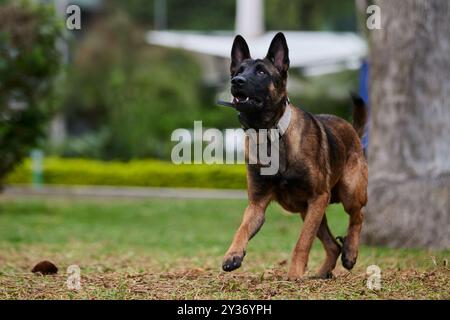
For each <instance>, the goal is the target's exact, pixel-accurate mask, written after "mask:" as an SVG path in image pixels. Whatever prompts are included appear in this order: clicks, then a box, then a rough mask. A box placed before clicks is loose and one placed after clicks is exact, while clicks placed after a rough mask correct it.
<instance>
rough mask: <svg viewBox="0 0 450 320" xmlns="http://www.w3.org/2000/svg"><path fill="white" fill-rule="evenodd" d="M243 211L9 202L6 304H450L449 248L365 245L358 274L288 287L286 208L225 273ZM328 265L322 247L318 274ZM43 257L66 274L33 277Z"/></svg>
mask: <svg viewBox="0 0 450 320" xmlns="http://www.w3.org/2000/svg"><path fill="white" fill-rule="evenodd" d="M0 199H1V198H0ZM244 208H245V201H241V200H163V199H158V200H154V199H152V200H145V201H143V200H121V199H99V200H86V199H82V200H81V199H64V198H47V199H37V198H31V199H30V198H26V199H25V198H3V199H1V200H0V288H2V290H0V298H2V299H11V298H38V299H46V298H63V299H67V298H69V299H70V298H86V299H92V298H94V299H109V298H115V299H121V298H125V299H128V298H138V299H141V298H163V299H166V298H177V299H183V298H225V299H227V298H250V299H252V298H287V299H297V298H306V299H308V298H332V299H344V298H356V299H361V298H363V299H371V298H441V299H448V298H450V294H449V287H448V280H449V277H448V276H449V272H448V271H449V270H448V266H447V264H446V261H447V260H446V259H447V258H448V256H449V252H448V251H441V252H430V251H425V250H413V249H408V250H406V249H403V250H398V249H387V248H374V247H362V248H361V252H360V258H359V260H358V263H357V265H356V267H355V269H354V270H353V271H352V272H351V273H349V272H347V271H345V270H344V269H343V268H342V267H341V266H339V267H338V268H337V269H336V272H335V274H336V275H337V277H336V279H334V280H327V281H325V280H304V281H301V282H297V283H296V282H288V281H285V273H286V271H287V267H288V263H289V257H290V252H291V250H292V248H293V246H294V244H295V242H296V240H297V237H298V234H299V231H300V227H301V219H300V218H299V216H298V215H290V214H286V213H284V212H283V211H282V209H280V207H279V206H277V205H272V206H271V207H270V208H269V210H268V212H267V217H266V223H265V225H264V226H263V228H262V229H261V231H260V232H259V233H258V235H257V236H256V237H255V238H253V239H252V241H251V242H250V245H249V247H248V250H247V256H246V258H245V260H244V264H243V266H242V267H241V269H239V270H237V271H235V272H233V273H223V272H221V270H220V265H221V260H222V256H223V254H224V253H225V251H226V249H227V247H228V245H229V243H230V241H231V239H232V236H233V234H234V232H235V230H236V228H237V227H238V225H239V223H240V219H241V215H242V212H243V209H244ZM327 217H328V220H329V224H330V225H331V228H332V230H333V232H334V234H335V235H344V234H345V229H346V224H347V220H348V219H347V215H346V214H345V213H344V212H343V211H342V208H341V207H340V206H331V207H330V208H329V210H328V212H327ZM322 258H323V251H322V248H321V245H320V243H319V242H318V241H317V242H316V243H315V244H314V247H313V250H312V252H311V256H310V263H309V267H310V270H311V274H312V273H313V271H314V270H315V269H316V268H317V267H318V265H319V263H320V262H321V260H322ZM44 259H48V260H50V261H52V262H54V263H55V264H56V265H57V266H58V267H59V273H58V275H56V276H47V277H42V276H37V275H33V274H31V273H30V270H31V268H32V267H33V265H34V264H36V263H37V262H39V261H41V260H44ZM286 260H287V261H286ZM71 264H77V265H79V266H80V268H81V272H82V286H83V287H82V290H80V291H79V292H75V291H71V290H68V289H66V287H65V280H66V275H65V271H66V268H67V266H69V265H71ZM371 264H376V265H378V266H379V267H380V268H381V270H382V290H380V291H371V290H369V289H367V288H366V286H365V282H366V278H367V276H366V274H365V271H366V267H367V266H369V265H371Z"/></svg>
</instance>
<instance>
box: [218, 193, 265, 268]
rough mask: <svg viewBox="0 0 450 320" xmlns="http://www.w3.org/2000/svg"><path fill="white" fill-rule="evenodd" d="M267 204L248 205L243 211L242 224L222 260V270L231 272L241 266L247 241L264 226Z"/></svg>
mask: <svg viewBox="0 0 450 320" xmlns="http://www.w3.org/2000/svg"><path fill="white" fill-rule="evenodd" d="M268 204H269V201H268V200H267V201H263V202H262V203H258V204H255V203H250V204H249V205H248V206H247V208H246V209H245V212H244V217H243V219H242V223H241V225H240V227H239V229H238V230H237V232H236V234H235V236H234V238H233V242H232V243H231V245H230V248H229V249H228V251H227V253H226V254H225V257H224V259H223V263H222V269H223V270H224V271H233V270H235V269H237V268H239V267H240V266H241V263H242V260H243V259H244V256H245V249H246V247H247V244H248V241H249V240H250V239H251V238H252V237H253V236H254V235H255V234H256V233H257V232H258V231H259V229H260V228H261V227H262V225H263V224H264V218H265V211H266V208H267V205H268Z"/></svg>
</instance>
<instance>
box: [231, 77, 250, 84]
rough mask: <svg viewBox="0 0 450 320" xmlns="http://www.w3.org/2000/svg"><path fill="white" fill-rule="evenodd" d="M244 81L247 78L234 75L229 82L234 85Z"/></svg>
mask: <svg viewBox="0 0 450 320" xmlns="http://www.w3.org/2000/svg"><path fill="white" fill-rule="evenodd" d="M246 82H247V80H246V79H245V78H244V77H241V76H236V77H234V78H233V79H231V84H233V85H235V86H242V85H243V84H244V83H246Z"/></svg>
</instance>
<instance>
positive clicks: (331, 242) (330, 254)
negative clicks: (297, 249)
mask: <svg viewBox="0 0 450 320" xmlns="http://www.w3.org/2000/svg"><path fill="white" fill-rule="evenodd" d="M317 237H318V238H319V239H320V241H321V242H322V245H323V248H324V249H325V253H326V257H325V261H324V262H323V263H322V265H321V266H320V268H319V270H318V272H317V277H318V278H322V279H329V278H332V277H333V273H332V271H333V269H334V267H336V261H337V259H338V258H339V255H340V254H341V246H340V245H339V244H338V243H337V241H336V240H335V238H334V236H333V234H332V233H331V231H330V228H329V227H328V223H327V217H326V216H323V219H322V222H321V223H320V227H319V230H318V231H317Z"/></svg>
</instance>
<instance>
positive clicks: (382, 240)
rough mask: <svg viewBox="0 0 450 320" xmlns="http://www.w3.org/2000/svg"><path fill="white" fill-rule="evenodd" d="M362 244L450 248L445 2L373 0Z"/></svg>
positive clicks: (449, 60) (448, 20) (449, 8)
mask: <svg viewBox="0 0 450 320" xmlns="http://www.w3.org/2000/svg"><path fill="white" fill-rule="evenodd" d="M373 2H374V4H376V5H378V6H379V7H380V9H381V26H382V29H381V30H370V31H369V32H368V33H367V34H368V38H369V48H370V56H369V63H370V67H371V70H370V72H371V73H370V105H371V116H370V131H369V134H370V135H369V139H370V140H369V151H368V162H369V201H368V204H367V207H366V211H365V212H366V214H365V222H364V227H363V241H364V242H365V243H367V244H376V245H387V246H391V247H427V248H447V249H448V248H450V238H449V231H450V4H449V3H450V2H449V1H448V0H433V1H422V0H402V1H391V0H387V1H386V0H384V1H373Z"/></svg>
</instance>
